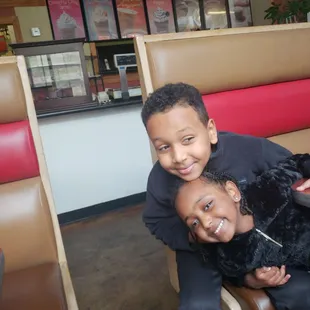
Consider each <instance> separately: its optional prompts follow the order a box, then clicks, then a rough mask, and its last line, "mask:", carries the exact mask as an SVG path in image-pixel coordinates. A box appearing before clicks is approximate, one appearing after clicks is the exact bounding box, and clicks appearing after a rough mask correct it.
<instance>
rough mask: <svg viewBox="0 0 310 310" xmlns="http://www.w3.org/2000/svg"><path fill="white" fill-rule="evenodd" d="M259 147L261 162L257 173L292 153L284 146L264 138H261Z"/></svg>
mask: <svg viewBox="0 0 310 310" xmlns="http://www.w3.org/2000/svg"><path fill="white" fill-rule="evenodd" d="M261 147H262V157H263V158H262V159H263V163H262V167H261V171H259V173H261V172H263V171H266V170H267V169H270V168H271V167H274V166H276V165H277V164H278V163H279V162H280V161H282V160H284V159H286V158H287V157H289V156H291V155H292V153H291V152H290V151H289V150H287V149H286V148H284V147H282V146H281V145H279V144H276V143H274V142H271V141H269V140H268V139H265V138H261Z"/></svg>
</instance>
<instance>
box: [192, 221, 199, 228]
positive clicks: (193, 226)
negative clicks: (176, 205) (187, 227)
mask: <svg viewBox="0 0 310 310" xmlns="http://www.w3.org/2000/svg"><path fill="white" fill-rule="evenodd" d="M198 224H199V221H198V220H197V219H196V220H194V221H193V223H192V229H195V228H196V227H197V226H198Z"/></svg>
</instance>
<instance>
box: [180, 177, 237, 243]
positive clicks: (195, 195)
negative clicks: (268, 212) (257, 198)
mask: <svg viewBox="0 0 310 310" xmlns="http://www.w3.org/2000/svg"><path fill="white" fill-rule="evenodd" d="M240 197H241V194H240V192H239V190H238V188H237V187H236V186H235V184H234V183H232V182H227V183H226V186H225V188H222V187H220V186H219V185H214V184H208V183H206V182H205V181H203V180H201V179H200V178H199V179H196V180H194V181H192V182H189V183H185V185H183V186H182V187H181V189H180V191H179V193H178V195H177V199H176V204H175V205H176V209H177V212H178V214H179V216H180V217H181V219H182V220H183V221H184V222H185V223H186V225H187V226H188V227H189V228H190V229H191V230H192V231H193V232H194V233H195V234H196V236H197V237H199V239H200V242H207V243H215V242H229V241H230V240H231V239H232V238H233V236H234V235H235V234H236V232H237V226H238V223H239V221H240V220H239V219H240V217H241V214H240V211H239V208H240V206H239V201H240Z"/></svg>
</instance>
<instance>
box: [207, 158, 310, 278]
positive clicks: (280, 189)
mask: <svg viewBox="0 0 310 310" xmlns="http://www.w3.org/2000/svg"><path fill="white" fill-rule="evenodd" d="M302 177H310V155H309V154H297V155H293V156H291V157H289V158H288V159H286V160H284V161H282V162H280V163H279V164H278V166H277V167H275V168H272V169H270V170H268V171H266V172H264V173H263V174H261V175H260V176H259V177H257V179H256V180H255V181H254V182H253V183H251V184H249V185H247V186H246V188H245V189H244V190H243V193H244V196H245V198H246V200H247V203H248V207H249V209H250V210H251V211H252V212H253V217H254V224H255V227H254V228H253V229H252V230H250V231H248V232H246V233H243V234H240V235H236V236H235V237H234V238H233V239H232V240H231V241H230V242H228V243H217V244H216V246H215V248H214V249H215V251H211V252H212V255H211V257H212V259H213V260H214V263H215V264H216V266H217V267H218V268H219V270H220V271H221V272H222V274H223V275H224V276H226V277H229V278H235V279H236V283H238V282H239V283H242V280H241V279H243V278H244V275H245V274H247V273H248V272H251V271H253V270H254V269H256V268H260V267H263V266H266V267H268V266H281V265H286V266H291V267H295V268H301V269H305V270H310V208H307V207H304V206H300V205H297V204H296V203H295V202H294V201H293V197H292V190H291V185H292V184H293V183H295V182H296V181H297V180H298V179H300V178H302ZM264 234H265V235H264ZM266 235H267V237H266ZM269 238H270V239H269ZM211 257H210V258H211Z"/></svg>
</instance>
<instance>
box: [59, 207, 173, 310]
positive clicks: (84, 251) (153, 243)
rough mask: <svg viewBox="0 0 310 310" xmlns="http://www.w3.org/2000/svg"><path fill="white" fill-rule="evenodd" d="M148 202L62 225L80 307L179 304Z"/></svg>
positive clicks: (101, 309)
mask: <svg viewBox="0 0 310 310" xmlns="http://www.w3.org/2000/svg"><path fill="white" fill-rule="evenodd" d="M142 207H143V206H142V205H140V206H135V207H130V208H125V209H122V210H119V211H116V212H110V213H108V214H104V215H102V216H101V217H98V218H96V219H91V220H87V221H83V222H80V223H76V224H71V225H67V226H63V227H62V235H63V239H64V244H65V249H66V254H67V259H68V263H69V268H70V272H71V276H72V280H73V285H74V288H75V292H76V296H77V301H78V304H79V309H80V310H131V309H132V310H175V309H177V306H178V298H177V294H176V292H175V291H174V290H173V288H172V287H171V285H170V282H169V276H168V269H167V264H166V257H165V252H164V249H163V246H162V244H161V243H160V242H159V241H157V240H155V238H154V237H153V236H151V235H150V233H149V232H148V230H147V229H146V228H145V226H144V224H143V223H142V221H141V212H142Z"/></svg>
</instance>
